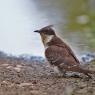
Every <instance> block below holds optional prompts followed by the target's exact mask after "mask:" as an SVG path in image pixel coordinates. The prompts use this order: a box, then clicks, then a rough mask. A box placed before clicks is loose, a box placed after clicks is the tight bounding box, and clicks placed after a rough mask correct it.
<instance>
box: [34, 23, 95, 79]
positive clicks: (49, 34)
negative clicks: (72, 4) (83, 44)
mask: <svg viewBox="0 0 95 95" xmlns="http://www.w3.org/2000/svg"><path fill="white" fill-rule="evenodd" d="M52 27H53V25H48V26H45V27H43V28H41V29H38V30H35V31H34V32H37V33H39V34H40V36H41V40H42V43H43V45H44V47H45V52H44V53H45V57H46V59H47V61H48V62H49V64H50V66H51V67H53V68H54V69H56V72H59V73H60V74H62V75H63V76H65V75H66V73H67V72H78V73H83V74H84V75H86V76H88V77H90V78H91V74H95V71H92V70H88V69H84V68H82V66H81V64H80V61H79V60H78V58H77V57H76V56H75V54H74V52H73V51H72V49H71V48H70V46H69V45H67V44H66V42H64V41H63V40H62V39H61V38H60V37H58V36H57V34H56V32H55V30H54V29H53V28H52Z"/></svg>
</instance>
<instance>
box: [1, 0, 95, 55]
mask: <svg viewBox="0 0 95 95" xmlns="http://www.w3.org/2000/svg"><path fill="white" fill-rule="evenodd" d="M88 1H89V0H87V1H85V0H84V1H83V0H80V1H78V2H76V1H75V0H72V2H71V3H69V0H63V1H62V0H59V1H57V0H3V1H2V0H0V26H1V27H0V50H2V51H5V52H7V53H12V54H15V55H18V54H22V53H27V54H31V55H40V56H44V53H43V51H44V47H43V45H42V43H41V40H40V35H38V34H35V33H34V32H33V31H34V30H36V29H39V28H42V27H44V26H46V25H49V24H54V29H55V30H56V33H57V34H58V35H59V36H61V37H62V38H63V39H64V40H65V41H66V42H67V43H68V44H70V46H71V47H72V49H73V50H74V51H75V52H76V54H80V53H84V52H88V51H92V52H93V51H94V50H95V49H94V48H95V43H94V42H95V33H94V32H93V31H94V30H95V28H94V25H95V23H94V20H95V19H94V18H95V17H94V15H95V14H94V12H93V9H94V8H93V7H91V9H90V4H91V5H92V4H93V3H92V2H94V1H93V0H91V2H88ZM75 3H76V4H75ZM88 4H89V5H88ZM80 5H81V6H82V7H80V8H78V7H79V6H80ZM73 6H74V7H73ZM88 6H89V7H88ZM88 9H89V11H88ZM90 10H91V11H90ZM91 21H93V22H91Z"/></svg>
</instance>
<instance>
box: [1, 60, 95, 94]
mask: <svg viewBox="0 0 95 95" xmlns="http://www.w3.org/2000/svg"><path fill="white" fill-rule="evenodd" d="M90 68H91V69H93V70H95V65H91V66H90ZM0 95H95V75H93V79H90V80H87V78H85V76H83V78H82V79H81V78H71V77H70V78H64V77H58V76H57V75H56V74H55V73H54V72H53V70H52V69H51V68H50V67H49V66H48V65H47V64H46V63H43V64H39V63H36V62H34V63H32V64H26V63H23V62H11V61H0Z"/></svg>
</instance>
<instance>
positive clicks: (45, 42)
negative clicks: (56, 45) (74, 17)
mask: <svg viewBox="0 0 95 95" xmlns="http://www.w3.org/2000/svg"><path fill="white" fill-rule="evenodd" d="M53 37H54V35H49V36H47V35H44V36H42V35H41V38H42V42H43V44H44V47H45V48H47V47H48V44H47V43H48V42H50V41H51V40H52V39H53Z"/></svg>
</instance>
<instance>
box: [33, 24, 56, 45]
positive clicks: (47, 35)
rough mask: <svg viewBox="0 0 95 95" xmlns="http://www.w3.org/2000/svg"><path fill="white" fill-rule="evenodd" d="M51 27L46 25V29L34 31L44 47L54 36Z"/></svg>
mask: <svg viewBox="0 0 95 95" xmlns="http://www.w3.org/2000/svg"><path fill="white" fill-rule="evenodd" d="M52 27H53V25H48V26H46V27H43V28H41V29H39V30H36V31H34V32H37V33H39V34H40V35H41V38H42V42H43V44H44V45H46V44H47V43H48V42H50V41H51V39H52V38H53V37H54V36H55V35H56V34H55V31H54V30H53V29H52Z"/></svg>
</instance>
